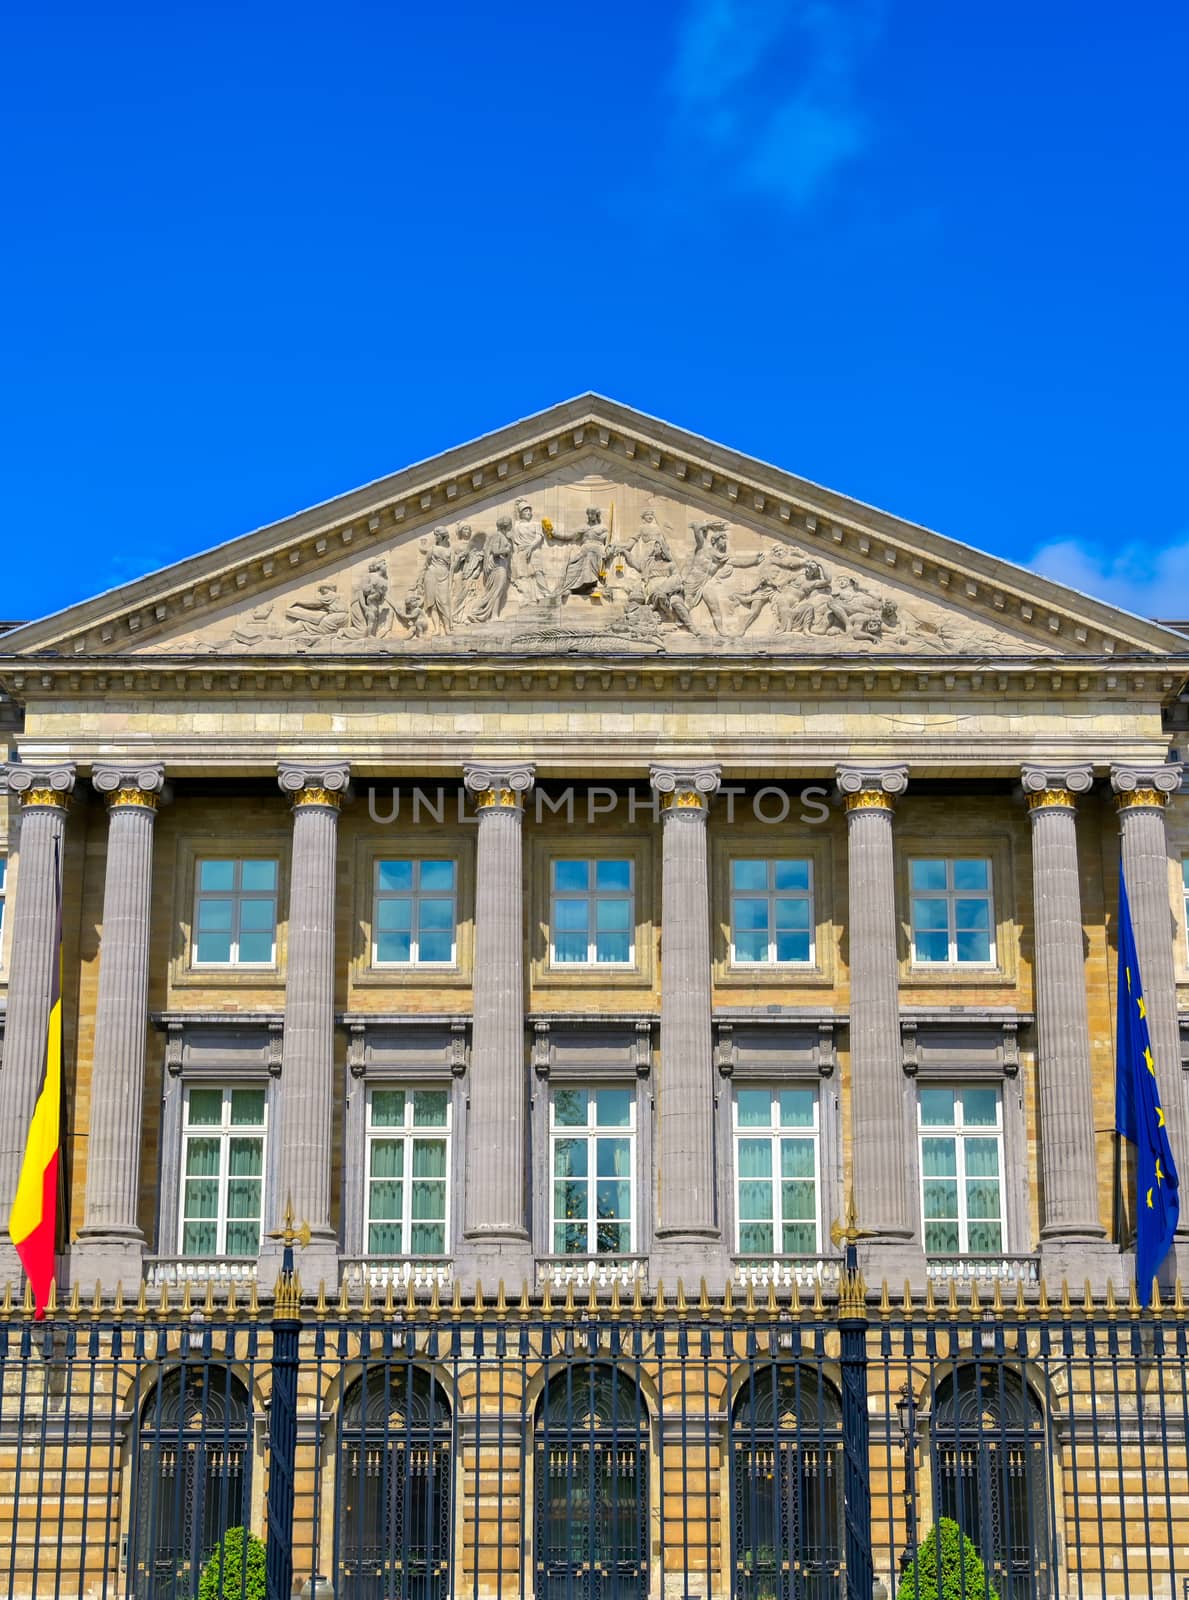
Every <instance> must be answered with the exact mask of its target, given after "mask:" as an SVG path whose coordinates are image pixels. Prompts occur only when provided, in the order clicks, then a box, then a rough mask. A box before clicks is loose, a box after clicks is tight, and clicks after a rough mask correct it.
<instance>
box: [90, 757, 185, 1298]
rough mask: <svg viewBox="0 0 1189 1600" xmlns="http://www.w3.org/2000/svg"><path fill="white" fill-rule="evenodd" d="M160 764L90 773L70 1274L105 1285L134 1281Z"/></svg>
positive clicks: (139, 1239) (138, 1259) (140, 1244)
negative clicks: (95, 851) (98, 803)
mask: <svg viewBox="0 0 1189 1600" xmlns="http://www.w3.org/2000/svg"><path fill="white" fill-rule="evenodd" d="M164 779H165V771H164V768H163V767H161V766H157V765H153V766H136V767H106V766H97V767H96V768H95V769H94V771H93V772H92V774H91V783H92V785H93V786H94V787H95V788H96V789H97V790H98V791H99V793H100V794H102V795H104V796H105V797H106V799H107V817H108V821H107V872H106V876H105V879H104V887H103V937H102V941H101V943H100V946H99V996H98V1000H97V1002H96V1008H95V1044H94V1050H93V1053H92V1058H91V1123H90V1128H89V1130H88V1135H87V1197H86V1212H85V1216H84V1222H83V1227H82V1229H81V1231H80V1233H79V1242H78V1244H77V1245H76V1246H75V1249H74V1252H73V1254H74V1266H75V1268H76V1272H75V1276H76V1277H77V1278H78V1280H79V1281H80V1282H82V1283H84V1284H90V1283H92V1282H94V1281H95V1280H96V1279H97V1280H99V1281H100V1282H101V1283H102V1285H103V1287H104V1288H105V1289H114V1288H115V1286H116V1284H117V1283H120V1282H123V1283H136V1282H137V1281H138V1280H139V1278H140V1275H141V1266H142V1260H143V1256H144V1244H145V1241H144V1235H143V1234H142V1233H141V1231H140V1228H139V1226H138V1224H137V1210H138V1204H137V1202H138V1199H139V1192H140V1149H141V1108H142V1105H143V1101H144V1069H145V1037H146V1028H147V1026H148V994H149V931H150V913H151V900H152V876H153V831H154V828H153V825H154V822H155V821H156V816H157V801H158V797H159V795H160V792H161V786H162V784H163V782H164Z"/></svg>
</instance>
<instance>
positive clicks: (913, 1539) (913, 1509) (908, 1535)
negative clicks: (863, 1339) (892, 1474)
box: [896, 1381, 917, 1577]
mask: <svg viewBox="0 0 1189 1600" xmlns="http://www.w3.org/2000/svg"><path fill="white" fill-rule="evenodd" d="M896 1419H897V1421H898V1422H899V1424H900V1444H901V1446H902V1448H903V1450H904V1536H905V1543H904V1550H903V1552H902V1553H901V1556H900V1575H901V1577H903V1576H904V1574H905V1573H906V1572H907V1571H908V1569H909V1567H910V1565H911V1564H912V1558H913V1552H914V1551H915V1550H916V1544H917V1450H916V1447H917V1440H916V1432H917V1407H916V1399H915V1397H914V1395H913V1392H912V1384H911V1383H909V1382H907V1381H906V1382H904V1383H902V1384H901V1385H900V1391H899V1394H898V1395H897V1397H896Z"/></svg>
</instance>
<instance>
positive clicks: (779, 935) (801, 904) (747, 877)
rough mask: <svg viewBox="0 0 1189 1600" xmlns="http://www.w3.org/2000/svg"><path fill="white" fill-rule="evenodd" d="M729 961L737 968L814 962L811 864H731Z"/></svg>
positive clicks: (769, 862)
mask: <svg viewBox="0 0 1189 1600" xmlns="http://www.w3.org/2000/svg"><path fill="white" fill-rule="evenodd" d="M731 961H732V963H733V964H734V965H735V966H808V965H810V964H811V963H812V961H813V866H812V863H811V862H809V861H751V860H745V861H732V862H731Z"/></svg>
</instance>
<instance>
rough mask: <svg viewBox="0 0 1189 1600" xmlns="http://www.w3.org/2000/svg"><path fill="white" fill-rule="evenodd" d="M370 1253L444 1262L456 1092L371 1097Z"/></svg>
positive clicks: (381, 1092)
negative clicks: (452, 1094)
mask: <svg viewBox="0 0 1189 1600" xmlns="http://www.w3.org/2000/svg"><path fill="white" fill-rule="evenodd" d="M366 1183H367V1206H366V1209H367V1217H366V1238H367V1253H368V1255H370V1256H444V1255H445V1254H446V1251H447V1241H448V1237H449V1235H448V1228H447V1223H448V1212H449V1204H448V1202H449V1192H450V1091H449V1090H448V1089H389V1088H375V1089H372V1090H370V1091H369V1093H368V1097H367V1178H366Z"/></svg>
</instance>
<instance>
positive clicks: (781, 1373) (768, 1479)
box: [730, 1363, 843, 1600]
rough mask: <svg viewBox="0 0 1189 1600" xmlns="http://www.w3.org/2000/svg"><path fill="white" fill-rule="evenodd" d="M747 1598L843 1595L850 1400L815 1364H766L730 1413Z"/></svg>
mask: <svg viewBox="0 0 1189 1600" xmlns="http://www.w3.org/2000/svg"><path fill="white" fill-rule="evenodd" d="M730 1459H731V1490H732V1507H733V1513H734V1515H733V1526H732V1539H733V1551H732V1559H733V1562H734V1568H735V1588H734V1592H735V1594H736V1595H737V1596H739V1597H740V1600H769V1597H775V1600H834V1597H835V1596H840V1595H841V1593H842V1578H841V1570H842V1544H843V1522H842V1404H841V1401H840V1400H839V1398H838V1394H837V1391H836V1390H835V1389H834V1387H833V1386H832V1385H831V1384H829V1383H827V1382H826V1380H825V1379H824V1378H823V1377H822V1375H821V1373H820V1372H819V1371H817V1370H816V1369H815V1368H813V1367H810V1366H804V1365H802V1364H800V1363H791V1364H790V1365H788V1366H764V1367H761V1368H759V1369H758V1370H757V1371H756V1372H754V1373H753V1375H752V1376H751V1377H750V1378H749V1379H748V1381H747V1382H746V1383H745V1384H744V1385H743V1388H742V1389H741V1390H740V1391H739V1394H738V1395H737V1396H736V1398H735V1403H734V1405H733V1406H732V1408H731V1450H730Z"/></svg>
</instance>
